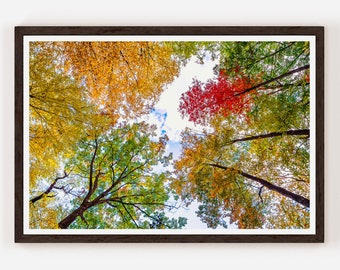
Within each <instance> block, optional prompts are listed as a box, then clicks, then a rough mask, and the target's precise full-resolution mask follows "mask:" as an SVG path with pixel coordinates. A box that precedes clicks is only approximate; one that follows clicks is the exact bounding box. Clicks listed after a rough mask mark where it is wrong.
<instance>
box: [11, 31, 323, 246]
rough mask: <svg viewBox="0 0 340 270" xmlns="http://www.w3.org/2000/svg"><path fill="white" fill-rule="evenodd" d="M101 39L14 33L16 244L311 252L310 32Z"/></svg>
mask: <svg viewBox="0 0 340 270" xmlns="http://www.w3.org/2000/svg"><path fill="white" fill-rule="evenodd" d="M103 29H105V28H100V27H98V28H90V27H89V28H86V27H79V28H67V27H59V28H58V27H56V28H53V27H47V28H44V27H40V28H39V27H17V28H16V89H15V90H16V153H17V156H16V157H17V158H16V241H17V242H103V241H104V242H294V241H295V242H322V241H323V223H322V222H323V202H322V199H323V194H322V192H323V134H322V131H323V111H322V109H323V78H322V74H323V59H322V57H320V55H321V56H322V54H323V52H322V46H323V44H322V41H323V29H322V28H318V27H314V28H313V27H311V28H308V27H306V28H304V27H301V28H291V29H290V28H289V27H286V28H282V29H276V30H278V31H274V30H275V29H273V28H265V27H264V28H259V29H261V31H260V30H259V29H258V30H256V28H246V27H244V28H242V27H241V28H230V29H229V28H227V27H225V28H223V27H221V28H202V29H203V30H202V29H200V28H197V29H196V28H192V29H186V28H185V27H183V28H180V27H177V28H176V27H172V28H168V29H167V28H162V27H159V28H157V27H156V28H148V27H141V28H138V27H136V28H114V27H111V28H108V29H106V31H101V30H103ZM80 30H81V31H80ZM161 30H163V31H161ZM199 30H200V31H199ZM266 30H267V32H268V33H267V34H263V33H266ZM279 30H283V32H284V33H285V34H284V35H283V34H280V31H279ZM103 33H104V34H103ZM202 33H203V34H202ZM245 33H248V34H245ZM275 33H277V34H275ZM287 33H288V34H287ZM18 153H20V154H19V155H18ZM18 156H19V157H20V160H19V159H18Z"/></svg>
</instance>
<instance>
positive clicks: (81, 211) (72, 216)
mask: <svg viewBox="0 0 340 270" xmlns="http://www.w3.org/2000/svg"><path fill="white" fill-rule="evenodd" d="M88 208H89V206H86V205H85V204H82V205H80V206H79V207H78V208H77V209H76V210H74V211H73V212H71V213H70V214H69V215H68V216H66V217H65V218H64V219H63V220H61V221H60V222H59V223H58V226H59V228H60V229H67V228H68V227H69V226H70V225H71V224H72V223H73V222H74V221H75V220H76V219H77V217H80V218H81V219H83V220H84V216H83V214H84V212H85V211H86V210H87V209H88Z"/></svg>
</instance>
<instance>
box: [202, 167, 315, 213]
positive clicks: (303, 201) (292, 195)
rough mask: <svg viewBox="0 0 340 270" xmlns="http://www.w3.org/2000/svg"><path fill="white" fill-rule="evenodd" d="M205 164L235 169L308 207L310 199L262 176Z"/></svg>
mask: <svg viewBox="0 0 340 270" xmlns="http://www.w3.org/2000/svg"><path fill="white" fill-rule="evenodd" d="M207 165H209V166H212V167H216V168H220V169H224V170H228V169H232V170H233V171H236V172H237V173H238V174H240V175H242V176H244V177H246V178H248V179H250V180H252V181H255V182H257V183H259V184H261V185H263V186H265V187H266V188H268V189H270V190H273V191H275V192H277V193H279V194H281V195H283V196H285V197H287V198H290V199H292V200H294V201H295V202H297V203H299V204H302V205H303V206H305V207H308V208H309V205H310V201H309V199H307V198H305V197H303V196H301V195H298V194H296V193H293V192H290V191H288V190H286V189H284V188H282V187H279V186H276V185H274V184H272V183H270V182H268V181H266V180H264V179H262V178H259V177H256V176H253V175H250V174H248V173H245V172H243V171H241V170H237V169H234V168H230V167H225V166H222V165H218V164H212V163H208V164H207Z"/></svg>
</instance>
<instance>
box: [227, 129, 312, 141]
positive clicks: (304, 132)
mask: <svg viewBox="0 0 340 270" xmlns="http://www.w3.org/2000/svg"><path fill="white" fill-rule="evenodd" d="M283 135H290V136H301V135H306V136H307V137H309V129H296V130H286V131H281V132H271V133H267V134H260V135H254V136H249V137H244V138H241V139H235V140H232V141H230V142H229V143H230V144H233V143H235V142H245V141H251V140H257V139H265V138H272V137H279V136H283Z"/></svg>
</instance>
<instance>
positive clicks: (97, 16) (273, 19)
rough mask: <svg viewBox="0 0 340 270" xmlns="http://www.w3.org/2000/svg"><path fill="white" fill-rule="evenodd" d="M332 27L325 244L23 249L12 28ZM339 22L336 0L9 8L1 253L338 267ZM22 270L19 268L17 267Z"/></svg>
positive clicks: (74, 262)
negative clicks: (17, 233) (17, 210)
mask: <svg viewBox="0 0 340 270" xmlns="http://www.w3.org/2000/svg"><path fill="white" fill-rule="evenodd" d="M22 25H31V26H41V25H50V26H53V25H60V26H68V25H98V26H102V25H109V26H115V25H117V26H122V25H130V26H134V25H144V26H148V25H149V26H152V25H159V26H165V25H173V26H175V25H176V26H181V25H183V26H191V25H206V26H208V25H211V26H218V25H220V26H250V25H256V26H258V25H264V26H269V25H273V26H295V25H301V26H310V25H316V26H325V57H326V58H325V63H326V66H325V86H326V87H325V89H326V91H325V185H326V193H325V204H326V211H325V215H326V226H325V232H326V241H325V243H323V244H15V243H14V150H13V149H14V26H22ZM339 34H340V16H339V8H338V3H337V1H328V0H324V1H311V0H301V1H296V0H286V1H269V0H268V1H264V0H257V1H253V0H244V1H227V0H221V1H218V0H209V1H197V0H195V1H193V0H186V1H183V0H181V1H177V0H172V1H151V0H144V1H140V0H139V1H138V0H134V1H129V0H124V1H114V0H107V1H103V0H96V1H87V0H86V1H85V0H82V1H70V0H58V1H46V0H29V1H24V0H22V1H19V0H11V1H2V2H1V4H0V40H1V42H0V58H1V64H0V89H1V90H0V131H1V132H0V138H1V139H0V166H1V167H0V218H1V220H0V254H1V265H3V266H5V267H6V266H7V267H9V268H10V269H20V268H21V269H43V268H45V269H49V270H52V269H60V268H64V269H71V267H77V269H94V268H96V269H162V268H165V269H176V268H178V269H184V268H185V267H187V268H189V269H209V268H210V269H211V268H212V267H214V268H215V267H216V268H217V267H223V268H224V269H227V268H229V269H230V268H239V269H247V268H250V269H261V270H264V269H272V268H275V269H277V270H278V269H317V268H319V267H320V268H323V269H334V265H339V256H340V230H339V228H340V210H339V206H340V196H339V192H340V180H339V179H340V178H339V174H338V168H339V164H340V162H339V160H340V159H339V158H338V157H339V155H338V153H339V152H340V140H339V139H338V132H340V125H339V123H340V106H339V100H340V91H339V87H338V80H339V63H340V53H339V48H340V35H339ZM19 267H20V268H19Z"/></svg>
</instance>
